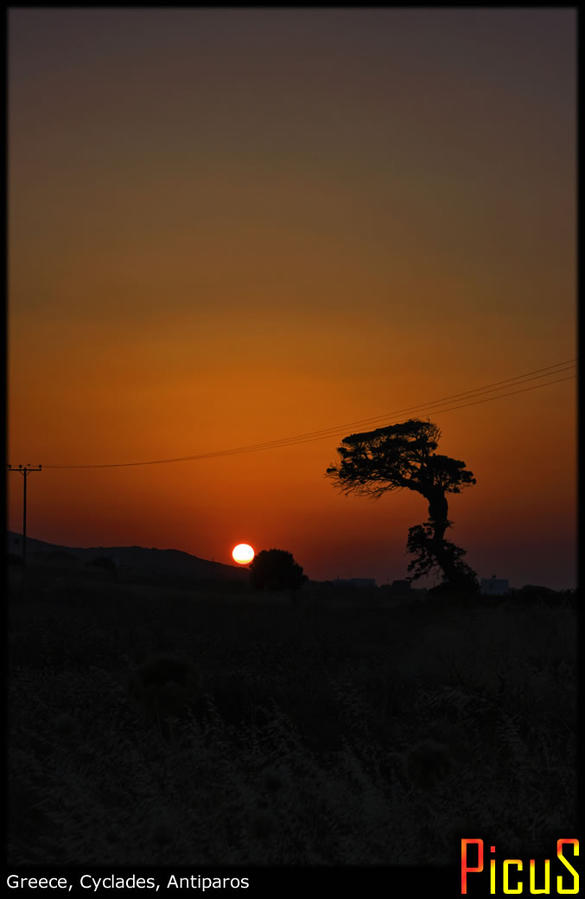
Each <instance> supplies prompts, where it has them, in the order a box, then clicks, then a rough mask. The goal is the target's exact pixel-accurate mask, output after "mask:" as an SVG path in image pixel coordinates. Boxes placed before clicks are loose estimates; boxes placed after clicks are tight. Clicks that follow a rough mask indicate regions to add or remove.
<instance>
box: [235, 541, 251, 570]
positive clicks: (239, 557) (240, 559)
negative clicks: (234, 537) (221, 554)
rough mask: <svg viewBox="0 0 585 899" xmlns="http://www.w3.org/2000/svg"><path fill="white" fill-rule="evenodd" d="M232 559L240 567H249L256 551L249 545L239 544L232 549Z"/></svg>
mask: <svg viewBox="0 0 585 899" xmlns="http://www.w3.org/2000/svg"><path fill="white" fill-rule="evenodd" d="M232 558H233V560H234V562H237V563H238V565H247V564H248V562H251V561H252V559H253V558H254V550H253V549H252V547H251V546H250V544H249V543H238V545H237V546H234V548H233V549H232Z"/></svg>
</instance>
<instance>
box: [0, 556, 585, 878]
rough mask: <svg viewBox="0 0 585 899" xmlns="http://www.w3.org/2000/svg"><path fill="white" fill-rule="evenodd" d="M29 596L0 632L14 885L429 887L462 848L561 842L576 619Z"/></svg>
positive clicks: (527, 605)
mask: <svg viewBox="0 0 585 899" xmlns="http://www.w3.org/2000/svg"><path fill="white" fill-rule="evenodd" d="M28 578H29V580H28V582H27V584H26V589H25V590H24V591H23V590H22V588H21V586H20V585H18V584H16V585H15V584H13V585H12V598H11V601H10V611H9V649H10V654H9V664H8V670H9V704H8V711H9V726H10V734H9V738H8V762H9V775H10V808H9V811H10V823H9V840H8V860H9V862H10V863H11V864H13V865H16V864H28V863H31V864H39V865H41V864H59V865H66V864H85V865H88V864H93V865H109V864H112V865H113V864H123V865H145V864H161V865H165V864H167V865H197V864H208V865H210V864H214V863H215V864H218V865H223V866H226V865H230V864H245V865H261V864H269V865H279V864H282V865H284V864H291V865H392V866H394V865H401V864H415V865H426V864H429V865H431V864H443V863H445V864H446V863H451V862H455V861H457V859H458V854H459V840H460V838H461V837H465V836H467V837H478V836H481V837H485V838H486V839H490V840H493V841H494V842H496V843H497V844H498V846H501V847H502V851H504V850H505V854H507V856H508V857H512V856H513V854H514V852H518V853H520V854H521V857H528V856H529V854H530V853H533V852H534V853H538V854H539V855H540V856H542V855H546V857H551V853H553V852H554V846H555V842H556V839H557V838H558V837H561V836H572V835H574V831H575V830H576V825H577V820H576V792H577V786H576V746H575V744H576V736H575V731H576V638H575V633H576V613H575V606H574V603H572V602H569V601H567V599H566V598H565V599H563V598H561V597H559V596H553V597H548V598H543V597H539V596H538V595H535V596H534V597H532V598H531V599H530V600H528V599H523V600H520V599H514V598H511V599H509V600H506V601H497V600H494V599H491V600H490V599H487V598H483V599H474V600H471V599H469V600H468V601H461V600H459V601H454V600H449V599H445V598H439V597H438V596H434V597H433V596H430V595H429V596H428V597H427V598H426V599H425V598H423V599H420V598H419V599H416V600H412V601H406V602H404V603H402V604H397V605H395V606H394V607H391V606H390V605H384V604H383V603H382V601H381V600H380V594H379V593H378V592H377V591H376V592H374V591H372V592H370V593H367V594H364V596H363V597H362V598H361V599H360V595H358V594H356V596H355V597H354V598H353V600H352V599H351V598H350V600H347V601H345V602H341V596H339V597H336V595H335V594H330V595H329V597H328V599H325V597H324V596H323V595H317V594H314V595H313V594H312V593H311V590H310V588H307V589H306V590H305V591H303V592H302V594H301V596H302V601H301V602H298V603H293V602H292V601H291V598H290V597H288V596H287V595H286V594H285V595H282V596H281V595H277V594H272V595H262V594H252V593H248V592H246V591H245V590H240V591H239V592H238V591H237V590H235V592H234V593H233V594H232V595H230V593H229V590H230V588H229V587H223V588H217V592H214V590H213V588H211V587H208V588H200V589H199V590H196V589H194V590H191V591H187V590H178V589H175V590H171V589H165V588H163V587H160V586H159V587H147V586H144V585H131V584H121V583H116V582H114V581H112V582H111V583H108V582H107V581H105V580H103V579H102V580H100V579H99V578H97V576H96V577H95V578H94V577H92V576H90V575H84V576H81V575H75V576H73V575H71V576H67V575H65V576H63V575H60V576H57V574H56V573H55V572H52V571H48V570H47V571H42V570H37V571H34V570H31V571H29V573H28ZM222 591H223V592H222ZM518 857H520V855H519V856H518ZM532 857H534V856H532Z"/></svg>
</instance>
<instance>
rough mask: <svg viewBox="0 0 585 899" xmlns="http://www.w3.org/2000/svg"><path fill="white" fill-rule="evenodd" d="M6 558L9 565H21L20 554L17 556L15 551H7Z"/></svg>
mask: <svg viewBox="0 0 585 899" xmlns="http://www.w3.org/2000/svg"><path fill="white" fill-rule="evenodd" d="M7 560H8V564H9V565H22V564H23V561H22V556H17V555H16V553H8V555H7Z"/></svg>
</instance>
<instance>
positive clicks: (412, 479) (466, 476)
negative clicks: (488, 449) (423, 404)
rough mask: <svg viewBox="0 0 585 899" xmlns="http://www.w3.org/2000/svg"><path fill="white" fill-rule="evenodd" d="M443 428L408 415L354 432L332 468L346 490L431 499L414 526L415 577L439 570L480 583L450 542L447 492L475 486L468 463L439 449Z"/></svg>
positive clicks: (451, 578) (454, 580) (455, 579)
mask: <svg viewBox="0 0 585 899" xmlns="http://www.w3.org/2000/svg"><path fill="white" fill-rule="evenodd" d="M440 436H441V432H440V430H439V428H438V427H437V426H436V425H434V424H433V423H432V422H430V421H420V420H419V419H409V420H408V421H405V422H402V423H400V424H396V425H390V426H389V427H386V428H378V429H377V430H375V431H367V432H364V433H362V434H351V435H350V436H349V437H344V438H343V441H342V445H341V446H339V447H338V448H337V452H338V453H339V455H340V456H341V462H340V463H339V465H338V466H331V467H329V468H328V469H327V475H328V476H329V477H331V478H332V479H333V480H334V481H335V484H336V486H338V487H339V488H340V489H341V490H342V491H343V492H344V493H357V494H361V495H365V496H371V497H374V498H378V497H380V496H383V495H384V494H385V493H388V492H389V491H391V490H399V489H406V490H414V491H415V492H416V493H420V494H421V495H422V496H423V497H424V498H425V499H426V501H427V503H428V509H429V519H428V521H426V522H425V523H424V524H422V525H416V526H415V527H412V528H410V530H409V534H408V542H407V549H408V551H409V552H410V553H412V554H413V555H415V557H416V558H415V559H414V560H413V561H412V562H411V563H410V564H409V566H408V568H409V571H413V574H412V576H411V578H410V579H411V580H416V579H417V578H419V577H422V576H423V575H425V574H428V573H429V572H430V571H432V570H433V569H435V568H439V569H440V570H441V572H442V574H443V579H444V581H446V582H448V583H450V584H462V583H465V584H467V585H469V586H475V585H476V584H477V579H476V577H475V573H474V572H473V571H472V569H471V568H469V566H468V565H466V564H465V563H464V562H462V560H461V557H462V556H463V555H464V554H465V550H463V549H461V548H460V547H458V546H455V544H454V543H450V542H449V541H448V540H445V531H446V530H447V528H448V527H451V522H450V521H449V519H448V517H447V515H448V511H449V507H448V503H447V494H448V493H460V492H461V490H462V488H463V487H467V486H469V485H470V484H475V482H476V481H475V478H474V476H473V473H472V472H471V471H467V469H466V468H465V462H460V461H459V460H458V459H452V458H451V457H450V456H442V455H440V454H439V453H437V452H436V449H437V447H438V443H439V438H440Z"/></svg>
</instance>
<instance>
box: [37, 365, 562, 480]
mask: <svg viewBox="0 0 585 899" xmlns="http://www.w3.org/2000/svg"><path fill="white" fill-rule="evenodd" d="M575 361H576V360H574V359H569V360H566V361H564V362H557V363H556V364H555V365H548V366H545V367H543V368H537V369H533V370H532V371H529V372H525V373H524V374H522V375H516V376H514V377H512V378H505V379H503V380H501V381H494V382H491V383H490V384H487V385H484V386H483V387H475V388H473V389H471V390H467V391H463V392H460V393H455V394H450V395H448V396H445V397H441V398H440V399H437V400H432V401H430V402H428V403H426V404H422V403H417V404H416V405H413V406H405V407H402V408H401V409H395V410H393V411H391V412H386V413H384V414H383V415H377V416H373V417H370V418H362V419H357V420H354V421H352V422H346V423H345V424H341V425H336V426H331V427H328V428H322V429H321V430H317V431H308V432H305V433H303V434H297V435H294V436H290V437H282V438H279V439H275V440H269V441H265V442H263V443H254V444H249V445H246V446H239V447H233V448H231V449H225V450H213V451H210V452H207V453H197V454H195V455H190V456H179V457H176V458H170V459H151V460H147V461H143V462H106V463H99V464H85V465H45V468H48V469H62V470H70V469H94V468H95V469H97V468H130V467H136V466H141V465H165V464H170V463H173V462H196V461H199V460H203V459H212V458H218V457H221V456H234V455H241V454H244V453H254V452H259V451H261V450H268V449H279V448H281V447H287V446H296V445H298V444H301V443H308V442H311V441H314V440H324V439H326V438H329V437H336V436H338V435H339V434H340V433H341V432H343V431H347V430H349V429H351V428H355V427H357V426H363V425H365V424H374V423H376V422H380V421H382V420H387V419H388V418H391V417H392V416H395V415H399V414H404V413H408V412H410V413H412V412H415V411H418V412H419V414H424V412H432V413H433V414H442V413H445V412H452V411H454V410H456V409H463V408H466V407H468V406H475V405H480V404H481V403H487V402H491V401H492V400H498V399H504V398H505V397H508V396H515V395H516V394H519V393H527V392H529V391H532V390H538V389H539V388H540V387H547V386H549V385H551V384H559V383H561V382H562V381H569V380H572V379H573V378H574V373H573V374H571V375H569V376H568V377H564V378H559V379H556V380H552V381H551V380H544V381H543V383H540V384H532V385H531V386H530V387H521V388H520V389H518V390H512V391H508V392H507V393H501V392H499V391H501V390H502V388H504V387H513V386H518V385H520V384H526V383H528V382H529V381H534V380H542V379H543V378H544V379H549V378H550V377H551V376H553V375H557V374H564V373H565V372H567V371H569V370H570V369H571V368H572V367H573V366H574V364H575ZM496 391H497V395H495V396H489V395H488V394H493V393H495V392H496ZM467 399H470V400H471V402H464V403H461V402H459V401H460V400H467ZM454 401H457V403H458V404H457V405H455V406H449V404H450V403H452V402H454ZM444 404H447V405H448V408H442V406H443V405H444ZM437 407H439V408H437ZM421 410H424V412H423V411H421Z"/></svg>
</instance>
